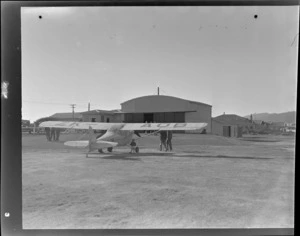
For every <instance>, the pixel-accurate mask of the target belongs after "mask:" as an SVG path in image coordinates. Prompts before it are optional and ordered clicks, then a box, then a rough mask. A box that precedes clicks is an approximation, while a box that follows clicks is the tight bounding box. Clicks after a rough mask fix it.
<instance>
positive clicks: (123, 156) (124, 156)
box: [88, 152, 174, 161]
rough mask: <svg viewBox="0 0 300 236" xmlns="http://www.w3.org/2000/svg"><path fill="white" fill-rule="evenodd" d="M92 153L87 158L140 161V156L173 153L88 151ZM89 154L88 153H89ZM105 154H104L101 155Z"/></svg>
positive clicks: (169, 154) (168, 154)
mask: <svg viewBox="0 0 300 236" xmlns="http://www.w3.org/2000/svg"><path fill="white" fill-rule="evenodd" d="M90 154H94V155H93V156H89V157H88V158H99V159H107V160H124V161H141V158H140V157H150V156H152V157H153V156H154V157H158V156H161V157H163V156H171V155H174V153H163V152H162V153H151V152H146V153H112V154H106V153H105V154H98V153H90ZM90 154H89V155H90ZM103 155H105V156H103Z"/></svg>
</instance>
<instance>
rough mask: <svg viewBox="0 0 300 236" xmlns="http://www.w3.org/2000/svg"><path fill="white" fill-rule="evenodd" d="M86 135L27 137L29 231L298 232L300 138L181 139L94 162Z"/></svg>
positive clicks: (154, 140) (143, 142) (146, 142)
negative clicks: (168, 147)
mask: <svg viewBox="0 0 300 236" xmlns="http://www.w3.org/2000/svg"><path fill="white" fill-rule="evenodd" d="M79 136H81V135H76V134H63V135H62V136H61V139H60V140H61V141H59V142H48V141H46V137H45V136H43V135H28V134H24V135H23V138H22V147H23V148H22V165H23V167H22V170H23V171H22V172H23V173H22V175H23V176H22V181H23V196H22V199H23V228H24V229H110V228H121V229H126V228H132V229H133V228H147V229H151V228H245V227H246V228H252V227H255V228H257V227H264V228H274V227H275V228H277V227H293V226H294V170H295V151H294V147H295V140H294V138H293V137H285V136H248V137H244V138H242V139H230V138H225V137H218V136H213V135H196V134H174V135H173V136H174V137H173V146H174V150H173V152H160V151H158V143H159V137H158V136H152V137H145V138H142V139H139V140H138V141H137V143H138V145H139V146H140V153H138V154H129V148H126V147H125V148H124V147H123V148H115V149H114V151H113V153H105V154H99V153H97V154H94V155H90V156H89V157H88V158H86V157H85V154H84V153H85V150H84V149H77V148H71V147H67V146H64V145H63V143H64V142H65V141H67V140H74V139H75V140H76V139H79V138H80V137H79Z"/></svg>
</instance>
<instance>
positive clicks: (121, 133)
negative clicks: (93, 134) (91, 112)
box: [97, 124, 134, 146]
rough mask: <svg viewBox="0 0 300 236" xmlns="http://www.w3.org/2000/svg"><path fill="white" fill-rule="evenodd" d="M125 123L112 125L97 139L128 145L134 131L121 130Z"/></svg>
mask: <svg viewBox="0 0 300 236" xmlns="http://www.w3.org/2000/svg"><path fill="white" fill-rule="evenodd" d="M123 126H124V124H120V125H114V126H112V127H110V128H109V129H108V130H107V131H106V133H105V134H104V135H102V136H101V137H100V138H98V139H97V140H99V141H109V142H116V143H118V146H126V145H128V144H130V142H131V140H132V137H133V134H134V131H127V130H121V128H122V127H123Z"/></svg>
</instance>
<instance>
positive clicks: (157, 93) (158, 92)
mask: <svg viewBox="0 0 300 236" xmlns="http://www.w3.org/2000/svg"><path fill="white" fill-rule="evenodd" d="M157 95H158V96H159V87H157Z"/></svg>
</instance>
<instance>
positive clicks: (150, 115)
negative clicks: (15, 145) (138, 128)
mask: <svg viewBox="0 0 300 236" xmlns="http://www.w3.org/2000/svg"><path fill="white" fill-rule="evenodd" d="M145 122H147V123H153V122H154V114H153V113H144V123H145Z"/></svg>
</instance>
